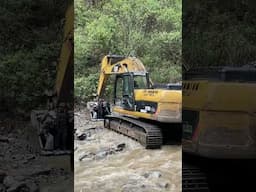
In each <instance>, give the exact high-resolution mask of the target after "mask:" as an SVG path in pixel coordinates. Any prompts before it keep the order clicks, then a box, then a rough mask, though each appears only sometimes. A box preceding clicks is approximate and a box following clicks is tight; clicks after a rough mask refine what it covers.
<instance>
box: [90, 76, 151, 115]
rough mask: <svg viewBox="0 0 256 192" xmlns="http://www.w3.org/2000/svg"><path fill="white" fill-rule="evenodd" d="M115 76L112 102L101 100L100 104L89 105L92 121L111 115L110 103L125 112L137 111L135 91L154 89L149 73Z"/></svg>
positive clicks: (92, 103)
mask: <svg viewBox="0 0 256 192" xmlns="http://www.w3.org/2000/svg"><path fill="white" fill-rule="evenodd" d="M113 76H114V91H113V99H112V101H106V100H104V99H102V98H99V99H98V102H89V103H88V108H89V110H90V112H91V118H92V119H104V117H105V116H106V115H110V114H111V107H110V102H111V103H113V106H117V107H120V108H122V109H124V110H129V111H135V110H136V109H135V94H134V90H137V89H149V88H150V87H152V86H151V83H150V80H149V74H148V73H144V72H143V73H142V72H139V73H138V72H127V73H122V74H115V75H113Z"/></svg>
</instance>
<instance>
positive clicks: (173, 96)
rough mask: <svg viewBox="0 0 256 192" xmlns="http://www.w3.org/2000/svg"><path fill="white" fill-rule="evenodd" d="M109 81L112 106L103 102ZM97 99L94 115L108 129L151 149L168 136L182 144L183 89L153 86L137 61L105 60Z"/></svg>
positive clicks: (103, 60) (120, 57) (120, 58)
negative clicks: (101, 120) (100, 119)
mask: <svg viewBox="0 0 256 192" xmlns="http://www.w3.org/2000/svg"><path fill="white" fill-rule="evenodd" d="M110 78H111V79H114V80H113V82H112V83H113V88H112V89H113V92H114V93H113V99H112V105H110V104H108V103H107V102H106V101H104V100H103V99H102V98H103V96H104V90H105V89H106V86H108V85H109V82H110V81H109V79H110ZM97 95H98V103H97V106H96V107H93V108H92V110H91V112H92V113H95V114H97V115H96V116H95V117H97V118H103V119H104V126H105V127H106V128H109V129H112V130H114V131H116V132H118V133H121V134H124V135H126V136H128V137H131V138H133V139H135V140H136V141H138V142H140V143H141V144H142V145H144V146H145V147H146V148H148V149H151V148H160V147H161V145H162V144H163V138H165V137H166V138H167V136H168V137H169V136H170V137H173V138H174V137H175V138H176V141H177V140H181V121H182V116H181V105H182V92H181V85H180V84H167V85H166V86H165V87H161V88H159V87H156V86H154V84H153V83H152V81H151V80H150V78H149V73H148V72H147V71H146V69H145V67H144V65H143V64H142V62H141V61H140V60H139V59H138V58H136V57H125V56H119V55H107V56H105V57H104V58H103V59H102V62H101V71H100V78H99V83H98V90H97ZM89 108H90V107H89Z"/></svg>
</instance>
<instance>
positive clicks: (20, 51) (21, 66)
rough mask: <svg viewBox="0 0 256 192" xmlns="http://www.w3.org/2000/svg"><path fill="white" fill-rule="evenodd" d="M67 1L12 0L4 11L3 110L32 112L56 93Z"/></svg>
mask: <svg viewBox="0 0 256 192" xmlns="http://www.w3.org/2000/svg"><path fill="white" fill-rule="evenodd" d="M65 2H66V1H65V0H60V1H44V0H38V1H33V0H19V1H16V0H8V1H3V2H2V3H1V7H0V12H1V16H0V28H1V30H0V41H1V44H0V88H1V89H0V110H2V111H5V112H6V111H9V112H17V111H28V110H31V109H33V108H35V107H38V105H39V104H44V103H46V97H45V96H43V94H44V91H45V90H46V89H50V90H51V89H53V88H54V82H55V76H56V62H57V60H58V57H59V52H60V47H61V43H62V26H63V24H64V23H63V19H64V17H65V9H66V3H65Z"/></svg>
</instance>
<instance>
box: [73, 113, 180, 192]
mask: <svg viewBox="0 0 256 192" xmlns="http://www.w3.org/2000/svg"><path fill="white" fill-rule="evenodd" d="M75 129H76V136H75V154H74V161H75V192H95V191H97V192H108V191H109V192H133V191H134V192H135V191H136V192H153V191H154V192H155V191H156V192H157V191H159V192H160V191H161V192H172V191H173V192H174V191H175V192H179V191H181V164H182V163H181V146H178V145H165V146H163V147H162V149H158V150H146V149H144V147H143V146H141V145H140V144H139V143H137V142H135V141H134V140H131V139H130V138H127V137H125V136H123V135H120V134H117V133H115V132H113V131H110V130H107V129H105V128H103V122H102V121H90V118H89V116H88V111H87V110H86V109H80V110H79V111H76V112H75ZM83 134H84V135H83ZM81 135H83V138H81V137H80V139H79V136H81ZM85 135H86V136H85ZM118 146H122V149H121V150H118Z"/></svg>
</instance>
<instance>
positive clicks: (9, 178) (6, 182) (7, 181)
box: [3, 175, 16, 188]
mask: <svg viewBox="0 0 256 192" xmlns="http://www.w3.org/2000/svg"><path fill="white" fill-rule="evenodd" d="M15 182H16V181H15V179H14V177H13V176H10V175H8V176H6V177H5V178H4V181H3V184H4V185H5V186H6V187H7V188H8V187H11V186H12V185H13V184H14V183H15Z"/></svg>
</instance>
